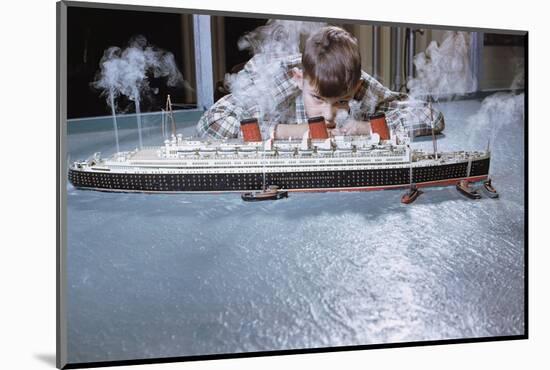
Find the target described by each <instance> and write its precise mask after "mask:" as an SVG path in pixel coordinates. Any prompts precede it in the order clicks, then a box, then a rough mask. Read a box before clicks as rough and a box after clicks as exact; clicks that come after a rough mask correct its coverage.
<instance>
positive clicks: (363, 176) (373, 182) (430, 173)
mask: <svg viewBox="0 0 550 370" xmlns="http://www.w3.org/2000/svg"><path fill="white" fill-rule="evenodd" d="M488 173H489V158H484V159H480V160H475V161H472V163H471V168H470V171H469V173H468V163H467V162H460V163H452V164H442V165H428V166H425V167H415V168H414V171H413V179H412V182H413V183H415V184H416V185H417V186H419V187H422V186H443V185H452V184H456V183H457V182H458V181H460V180H461V179H464V178H468V179H470V181H481V180H484V179H486V178H487V176H488ZM265 176H266V180H265V183H267V184H269V185H276V186H278V187H279V188H280V189H285V190H289V191H346V190H381V189H391V188H399V187H407V186H409V185H410V182H411V179H410V169H409V167H400V168H376V169H364V170H356V169H351V170H345V169H343V170H338V171H322V170H320V171H309V172H298V171H297V172H267V173H266V174H265ZM69 181H70V182H71V184H73V186H75V187H77V188H85V189H94V190H103V191H120V192H159V193H172V192H232V191H233V192H244V191H253V190H258V189H261V188H262V184H263V174H262V172H258V173H223V172H222V173H215V174H213V173H204V174H200V173H199V174H197V173H194V174H188V173H181V174H176V173H171V174H170V173H148V174H147V173H117V172H111V171H104V170H103V171H94V170H91V171H90V170H88V171H83V170H79V169H74V168H70V169H69Z"/></svg>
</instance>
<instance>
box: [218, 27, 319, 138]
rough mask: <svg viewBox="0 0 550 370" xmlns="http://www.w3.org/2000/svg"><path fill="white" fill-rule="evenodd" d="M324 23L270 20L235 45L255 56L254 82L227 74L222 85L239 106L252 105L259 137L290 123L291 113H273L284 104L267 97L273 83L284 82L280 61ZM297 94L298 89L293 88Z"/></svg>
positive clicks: (283, 111) (284, 68) (273, 97)
mask: <svg viewBox="0 0 550 370" xmlns="http://www.w3.org/2000/svg"><path fill="white" fill-rule="evenodd" d="M325 25H326V24H325V23H316V22H298V21H286V20H269V21H268V22H267V24H266V25H264V26H261V27H258V28H256V29H255V30H254V31H252V32H250V33H248V34H246V35H244V36H242V37H241V39H240V40H239V42H238V47H239V49H241V50H249V51H250V53H251V54H252V55H254V63H255V70H254V82H253V83H252V81H251V80H250V77H249V75H248V73H237V74H233V75H229V74H227V75H226V77H225V84H226V86H228V88H229V90H230V91H231V94H232V95H233V97H234V98H235V99H236V100H237V102H238V104H240V105H241V106H243V107H249V106H250V104H251V102H253V103H254V108H253V109H252V110H255V111H256V112H257V114H258V115H259V118H260V119H263V118H265V120H264V122H262V124H261V127H262V135H264V137H266V134H267V133H268V131H269V129H270V127H272V126H273V125H275V124H276V123H280V122H281V123H287V122H289V116H290V114H291V113H292V112H289V111H288V110H286V111H285V110H282V111H281V110H278V109H276V108H277V107H278V106H279V105H280V104H281V103H283V102H282V101H281V99H280V97H277V96H274V95H272V94H268V93H267V92H270V91H272V90H273V89H270V88H268V87H269V86H273V83H274V81H276V80H277V79H279V78H285V75H286V74H287V72H288V71H287V69H286V66H285V65H284V64H283V63H281V58H284V57H287V56H289V55H293V54H298V53H299V52H300V45H301V43H303V42H304V41H305V40H306V39H307V37H309V35H311V34H312V33H314V32H315V31H317V30H318V29H320V28H321V27H323V26H325ZM296 93H297V94H298V93H299V91H298V88H296Z"/></svg>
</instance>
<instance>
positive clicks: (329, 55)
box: [302, 26, 361, 98]
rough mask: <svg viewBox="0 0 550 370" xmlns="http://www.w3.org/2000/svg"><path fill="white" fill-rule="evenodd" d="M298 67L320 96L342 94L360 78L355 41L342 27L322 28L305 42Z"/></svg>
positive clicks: (359, 59) (357, 50)
mask: <svg viewBox="0 0 550 370" xmlns="http://www.w3.org/2000/svg"><path fill="white" fill-rule="evenodd" d="M302 66H303V68H304V77H307V78H309V80H310V82H311V84H312V86H313V87H315V88H316V89H317V91H318V93H319V94H320V95H321V96H323V97H327V98H333V97H339V96H343V95H345V94H347V93H349V91H350V90H351V89H352V88H353V87H355V85H357V83H358V82H359V79H360V78H361V55H360V54H359V47H358V45H357V40H356V39H355V38H354V37H353V36H352V35H350V34H349V33H348V32H346V31H345V30H343V29H342V28H339V27H334V26H329V27H324V28H322V29H320V30H319V31H317V32H316V33H315V34H313V35H312V36H311V37H310V38H309V39H308V40H307V41H306V44H305V47H304V52H303V53H302Z"/></svg>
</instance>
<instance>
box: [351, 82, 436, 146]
mask: <svg viewBox="0 0 550 370" xmlns="http://www.w3.org/2000/svg"><path fill="white" fill-rule="evenodd" d="M361 78H362V85H361V86H360V88H359V90H358V92H357V93H356V97H355V99H356V100H359V101H360V109H359V110H360V114H362V115H363V117H362V119H368V115H369V114H372V113H374V112H384V113H385V114H386V121H387V123H388V125H389V126H390V127H392V128H395V127H397V126H402V127H403V129H405V130H406V131H409V132H411V135H412V136H422V135H431V133H432V126H433V128H434V132H435V133H440V132H441V131H443V129H444V128H445V121H444V118H443V114H442V113H441V112H439V111H438V110H437V109H435V108H433V107H431V106H429V105H428V104H426V103H425V102H422V101H415V100H413V99H410V98H409V97H408V96H407V94H403V93H398V92H394V91H391V90H390V89H388V88H386V87H385V86H383V85H382V84H381V83H380V82H378V81H377V80H375V79H374V78H372V77H371V76H369V75H368V74H367V73H366V72H363V74H362V76H361Z"/></svg>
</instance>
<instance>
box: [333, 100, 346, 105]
mask: <svg viewBox="0 0 550 370" xmlns="http://www.w3.org/2000/svg"><path fill="white" fill-rule="evenodd" d="M348 103H349V102H348V101H347V100H339V101H338V102H337V103H336V104H338V105H345V104H348Z"/></svg>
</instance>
